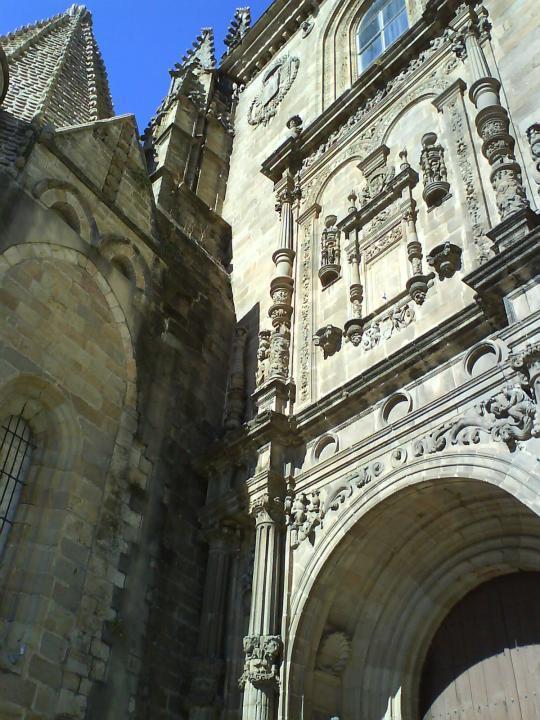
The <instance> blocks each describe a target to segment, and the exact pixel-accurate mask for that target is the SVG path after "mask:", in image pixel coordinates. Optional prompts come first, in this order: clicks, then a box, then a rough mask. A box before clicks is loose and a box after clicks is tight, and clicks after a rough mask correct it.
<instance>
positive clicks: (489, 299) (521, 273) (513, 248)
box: [463, 216, 540, 317]
mask: <svg viewBox="0 0 540 720" xmlns="http://www.w3.org/2000/svg"><path fill="white" fill-rule="evenodd" d="M537 222H540V217H539V216H537ZM539 274H540V227H537V228H536V229H535V230H533V231H532V232H530V233H528V234H527V235H526V236H525V237H524V238H522V239H521V240H519V241H518V242H516V243H514V244H513V245H510V247H508V248H506V250H503V251H502V252H500V253H498V254H496V255H495V256H494V257H492V258H491V260H489V261H488V262H486V263H484V264H483V265H481V266H480V267H479V268H477V269H476V270H473V272H471V273H469V274H468V275H467V276H466V277H464V278H463V282H465V283H466V284H467V285H469V286H470V287H471V288H472V289H473V290H474V291H475V292H476V293H477V294H478V298H479V301H480V302H481V303H482V304H483V306H484V308H485V310H486V312H488V313H490V314H491V315H492V316H493V317H501V316H502V315H504V313H505V308H504V296H505V295H507V294H508V293H509V292H511V291H512V290H514V289H515V288H517V287H520V286H522V285H524V284H525V283H527V282H528V281H529V280H531V279H532V278H533V277H535V276H537V275H539Z"/></svg>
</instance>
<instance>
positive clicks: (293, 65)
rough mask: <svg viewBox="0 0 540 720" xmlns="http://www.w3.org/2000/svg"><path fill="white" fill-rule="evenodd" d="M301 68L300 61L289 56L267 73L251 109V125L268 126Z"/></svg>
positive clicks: (249, 120) (249, 117) (249, 116)
mask: <svg viewBox="0 0 540 720" xmlns="http://www.w3.org/2000/svg"><path fill="white" fill-rule="evenodd" d="M299 67H300V60H299V59H298V58H297V57H295V56H291V55H288V54H287V55H284V56H283V57H282V58H281V59H280V60H278V62H277V63H275V64H274V66H273V67H271V68H270V69H269V70H268V71H267V72H266V73H265V75H264V76H263V79H262V87H261V90H260V91H259V95H257V97H255V99H254V100H253V102H252V103H251V106H250V108H249V112H248V123H249V124H250V125H253V126H257V125H265V126H266V125H268V123H269V122H270V120H271V119H272V118H273V117H274V116H275V115H276V114H277V111H278V107H279V105H280V104H281V101H282V100H283V98H284V97H285V96H286V95H287V93H288V92H289V90H290V89H291V87H292V85H293V83H294V81H295V80H296V76H297V75H298V69H299Z"/></svg>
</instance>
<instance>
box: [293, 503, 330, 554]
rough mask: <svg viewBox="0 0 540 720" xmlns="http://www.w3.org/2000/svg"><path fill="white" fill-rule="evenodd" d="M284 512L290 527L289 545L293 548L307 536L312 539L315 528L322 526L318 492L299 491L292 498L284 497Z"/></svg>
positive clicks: (322, 513)
mask: <svg viewBox="0 0 540 720" xmlns="http://www.w3.org/2000/svg"><path fill="white" fill-rule="evenodd" d="M285 514H286V516H287V524H288V526H289V527H290V528H291V547H292V548H293V550H295V549H296V548H297V547H298V546H299V545H300V543H301V542H303V541H304V540H306V539H307V538H309V539H310V540H312V539H313V532H314V530H315V528H317V527H319V526H322V521H323V517H324V512H323V511H322V508H321V499H320V497H319V492H318V491H315V492H312V493H311V494H310V495H309V496H308V495H306V494H305V493H299V494H298V495H297V496H296V497H295V498H294V499H293V498H291V497H287V498H285Z"/></svg>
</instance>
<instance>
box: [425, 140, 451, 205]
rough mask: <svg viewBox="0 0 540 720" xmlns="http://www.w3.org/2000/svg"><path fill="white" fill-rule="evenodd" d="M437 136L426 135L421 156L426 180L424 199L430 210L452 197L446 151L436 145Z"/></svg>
mask: <svg viewBox="0 0 540 720" xmlns="http://www.w3.org/2000/svg"><path fill="white" fill-rule="evenodd" d="M436 142H437V135H436V134H435V133H433V132H430V133H426V134H425V135H424V136H423V138H422V152H421V154H420V167H421V168H422V175H423V180H424V192H423V193H422V197H423V198H424V200H425V202H426V205H427V206H428V207H429V208H433V207H436V206H437V205H440V204H441V203H442V202H444V201H445V200H446V199H448V198H449V197H450V195H449V190H450V183H449V182H448V180H447V172H446V164H445V162H444V149H443V146H442V145H436V144H435V143H436Z"/></svg>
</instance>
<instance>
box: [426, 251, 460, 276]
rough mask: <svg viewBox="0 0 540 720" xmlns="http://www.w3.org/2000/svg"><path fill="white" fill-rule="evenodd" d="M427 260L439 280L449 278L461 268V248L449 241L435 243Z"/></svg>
mask: <svg viewBox="0 0 540 720" xmlns="http://www.w3.org/2000/svg"><path fill="white" fill-rule="evenodd" d="M427 262H428V265H429V266H430V267H432V268H433V269H434V270H435V272H436V273H437V275H438V276H439V280H444V279H445V278H451V277H452V276H453V275H454V274H455V273H456V272H457V271H458V270H461V248H460V247H458V246H457V245H453V244H452V243H449V242H445V243H443V244H442V245H437V247H435V248H433V250H432V251H431V252H430V253H429V255H428V256H427Z"/></svg>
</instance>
